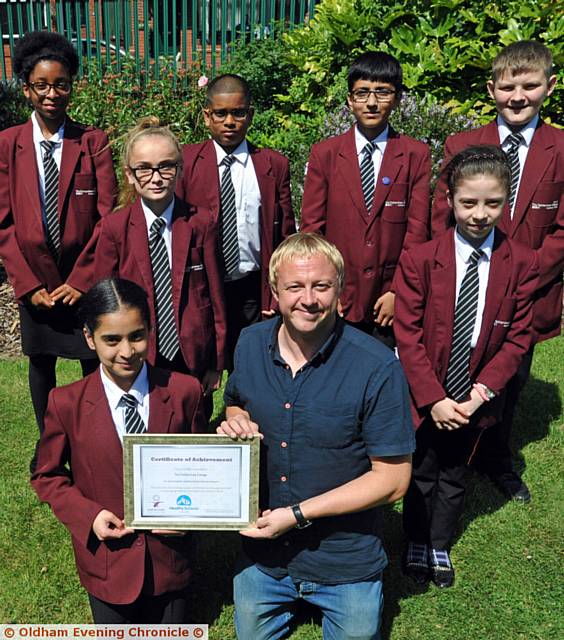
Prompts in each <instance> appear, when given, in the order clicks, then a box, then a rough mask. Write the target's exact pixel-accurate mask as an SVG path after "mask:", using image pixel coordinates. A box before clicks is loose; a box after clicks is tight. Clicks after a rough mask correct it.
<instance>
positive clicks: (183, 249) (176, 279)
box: [171, 198, 192, 317]
mask: <svg viewBox="0 0 564 640" xmlns="http://www.w3.org/2000/svg"><path fill="white" fill-rule="evenodd" d="M191 239H192V226H191V225H190V221H189V213H188V209H187V208H186V206H185V205H184V204H183V203H182V202H180V200H179V199H178V198H175V202H174V211H173V212H172V274H171V275H172V303H173V305H174V309H175V313H176V315H177V317H178V316H179V315H180V311H179V310H180V300H181V297H182V287H183V284H184V278H185V276H186V270H187V269H189V268H190V267H191V266H192V265H189V264H188V250H189V248H190V242H191Z"/></svg>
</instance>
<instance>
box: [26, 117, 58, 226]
mask: <svg viewBox="0 0 564 640" xmlns="http://www.w3.org/2000/svg"><path fill="white" fill-rule="evenodd" d="M31 123H32V127H33V146H34V148H35V159H36V164H37V173H38V175H39V197H40V198H41V213H42V217H43V220H45V171H44V169H43V156H44V154H45V152H44V151H43V148H42V147H41V142H42V141H43V140H46V141H47V142H54V143H55V147H54V149H53V152H52V156H53V160H54V161H55V164H56V165H57V169H58V170H59V172H60V171H61V158H62V157H63V139H64V136H65V121H64V120H63V124H62V125H61V126H60V127H59V128H58V130H57V131H56V132H55V133H54V134H53V135H52V136H51V137H50V138H46V137H45V136H44V135H43V132H42V131H41V127H40V126H39V122H38V121H37V116H36V115H35V111H34V112H33V113H32V114H31Z"/></svg>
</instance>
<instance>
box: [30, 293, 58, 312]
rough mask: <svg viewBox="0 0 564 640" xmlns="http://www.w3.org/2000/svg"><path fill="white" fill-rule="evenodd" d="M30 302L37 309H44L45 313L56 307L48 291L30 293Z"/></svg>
mask: <svg viewBox="0 0 564 640" xmlns="http://www.w3.org/2000/svg"><path fill="white" fill-rule="evenodd" d="M27 298H28V300H29V301H30V302H31V304H32V305H33V306H34V307H37V309H43V311H49V310H51V309H52V308H53V307H54V306H55V301H54V300H53V299H52V298H51V296H50V295H49V293H48V292H47V289H45V288H42V289H38V290H37V291H34V292H33V293H30V294H29V295H28V297H27Z"/></svg>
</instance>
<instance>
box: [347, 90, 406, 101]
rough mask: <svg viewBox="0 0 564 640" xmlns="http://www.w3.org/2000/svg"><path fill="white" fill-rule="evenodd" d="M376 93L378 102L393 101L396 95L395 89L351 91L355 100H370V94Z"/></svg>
mask: <svg viewBox="0 0 564 640" xmlns="http://www.w3.org/2000/svg"><path fill="white" fill-rule="evenodd" d="M371 93H372V94H374V97H375V98H376V101H377V102H391V101H392V100H393V99H394V96H395V95H396V92H395V90H394V89H384V88H382V89H356V90H355V91H352V92H351V96H352V98H353V100H354V101H355V102H368V98H369V97H370V94H371Z"/></svg>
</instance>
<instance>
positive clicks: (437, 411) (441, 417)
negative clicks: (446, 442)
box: [431, 398, 470, 431]
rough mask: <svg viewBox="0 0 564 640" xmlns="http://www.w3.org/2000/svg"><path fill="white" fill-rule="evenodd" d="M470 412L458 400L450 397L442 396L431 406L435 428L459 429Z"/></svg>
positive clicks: (465, 421) (466, 421)
mask: <svg viewBox="0 0 564 640" xmlns="http://www.w3.org/2000/svg"><path fill="white" fill-rule="evenodd" d="M469 417H470V414H469V413H467V411H466V410H465V409H464V408H463V407H462V405H460V404H459V403H458V402H455V401H454V400H451V398H444V399H443V400H439V401H438V402H435V404H434V405H433V406H432V407H431V418H433V420H434V422H435V424H436V426H437V429H447V430H448V431H452V430H453V429H460V427H463V426H464V425H467V424H468V422H469V420H468V418H469Z"/></svg>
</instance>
